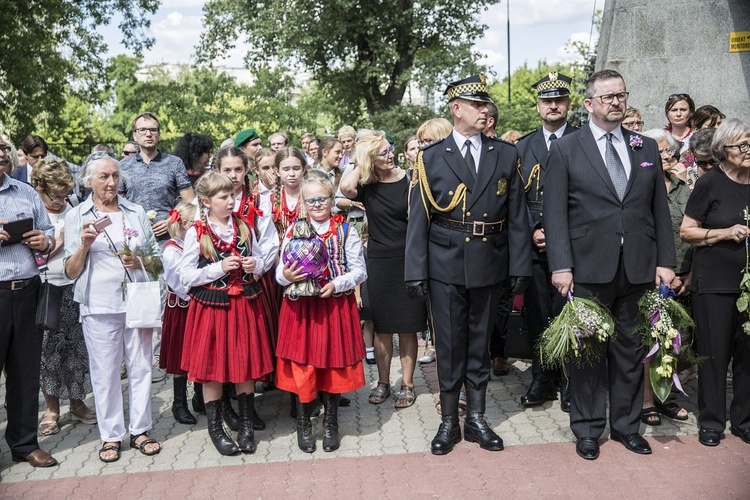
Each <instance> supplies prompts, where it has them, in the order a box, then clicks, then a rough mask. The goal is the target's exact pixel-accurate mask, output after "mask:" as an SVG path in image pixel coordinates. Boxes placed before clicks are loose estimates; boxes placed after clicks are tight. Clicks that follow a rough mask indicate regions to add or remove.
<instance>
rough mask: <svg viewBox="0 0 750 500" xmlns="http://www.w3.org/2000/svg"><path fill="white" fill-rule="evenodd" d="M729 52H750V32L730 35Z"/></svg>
mask: <svg viewBox="0 0 750 500" xmlns="http://www.w3.org/2000/svg"><path fill="white" fill-rule="evenodd" d="M729 52H750V31H735V32H733V33H730V34H729Z"/></svg>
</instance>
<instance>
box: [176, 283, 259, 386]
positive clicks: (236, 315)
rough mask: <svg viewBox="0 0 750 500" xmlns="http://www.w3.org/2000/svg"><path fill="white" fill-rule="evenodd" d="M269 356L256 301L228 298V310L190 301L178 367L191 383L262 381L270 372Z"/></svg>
mask: <svg viewBox="0 0 750 500" xmlns="http://www.w3.org/2000/svg"><path fill="white" fill-rule="evenodd" d="M272 355H273V351H272V349H271V343H270V341H269V338H268V327H267V325H266V319H265V315H264V314H263V303H262V301H261V300H259V298H255V299H253V300H248V299H246V298H245V297H244V296H242V295H230V296H229V307H211V306H206V305H203V304H200V303H199V302H198V301H196V300H192V301H190V307H189V308H188V317H187V327H186V329H185V344H184V348H183V351H182V363H181V366H182V369H183V370H185V371H186V372H188V378H189V379H190V380H191V381H193V382H199V383H206V382H231V383H239V382H246V381H248V380H258V379H262V378H263V377H264V376H265V375H267V374H269V373H271V372H272V371H273V360H272Z"/></svg>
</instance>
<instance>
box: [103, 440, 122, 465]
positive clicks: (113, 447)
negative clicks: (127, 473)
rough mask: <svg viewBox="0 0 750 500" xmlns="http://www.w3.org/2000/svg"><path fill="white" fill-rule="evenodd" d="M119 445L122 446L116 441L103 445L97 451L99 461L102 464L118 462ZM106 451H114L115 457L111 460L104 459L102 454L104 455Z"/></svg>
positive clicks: (120, 442)
mask: <svg viewBox="0 0 750 500" xmlns="http://www.w3.org/2000/svg"><path fill="white" fill-rule="evenodd" d="M120 445H122V441H118V442H116V443H109V444H107V443H104V444H103V445H102V447H101V448H100V449H99V460H101V461H102V462H104V463H108V464H109V463H112V462H117V461H118V460H120ZM108 451H114V452H115V456H113V457H111V458H105V457H103V456H102V453H106V452H108Z"/></svg>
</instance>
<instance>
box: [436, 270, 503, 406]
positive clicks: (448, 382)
mask: <svg viewBox="0 0 750 500" xmlns="http://www.w3.org/2000/svg"><path fill="white" fill-rule="evenodd" d="M506 291H507V289H506V287H504V286H503V285H502V284H497V285H494V286H488V287H481V288H466V287H464V286H461V285H451V284H448V283H441V282H439V281H435V280H430V315H431V317H432V325H433V329H434V333H435V354H436V359H437V373H438V381H439V383H440V392H441V394H442V393H449V394H455V395H456V396H458V393H459V392H460V390H461V385H462V384H464V383H466V387H467V389H469V390H476V391H484V390H485V389H486V387H487V380H488V379H489V375H490V353H489V341H490V335H491V333H492V327H493V325H494V323H495V318H496V315H495V311H496V310H497V304H498V302H499V301H500V297H501V296H502V295H503V294H504V293H506Z"/></svg>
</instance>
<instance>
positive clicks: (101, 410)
mask: <svg viewBox="0 0 750 500" xmlns="http://www.w3.org/2000/svg"><path fill="white" fill-rule="evenodd" d="M119 182H120V168H119V163H118V162H117V160H115V159H114V158H113V157H112V156H110V155H108V154H106V153H94V154H93V155H91V157H89V160H88V162H87V164H86V166H85V172H84V174H83V183H84V185H85V186H86V187H88V188H90V189H91V195H90V196H89V197H88V198H87V199H86V200H85V201H83V202H82V203H81V204H80V205H78V206H77V207H75V208H74V209H73V210H71V211H70V212H69V213H68V214H67V216H66V217H65V274H66V275H67V276H68V277H69V278H71V279H74V280H75V295H74V298H75V301H76V302H78V303H79V304H80V308H81V319H82V322H83V335H84V338H85V339H86V347H87V348H88V352H89V368H90V371H91V382H92V385H93V387H94V400H95V402H96V414H97V416H98V418H99V433H100V434H101V439H102V441H103V442H104V445H103V446H102V448H101V450H100V452H99V458H100V460H102V461H103V462H114V461H116V460H118V459H119V458H120V443H121V441H122V439H123V438H124V437H125V436H126V435H127V432H126V430H125V415H124V411H123V406H122V389H121V387H120V364H121V363H122V360H123V358H124V359H125V365H126V367H127V374H128V382H129V385H130V404H129V406H130V429H129V431H130V446H131V447H132V448H137V449H138V450H139V451H140V452H141V453H143V454H144V455H155V454H157V453H159V451H161V446H160V445H159V443H158V442H156V440H154V439H152V438H150V437H149V436H148V431H149V430H151V428H152V427H153V423H152V421H151V357H152V345H151V336H152V330H151V329H150V328H142V329H134V328H127V326H126V323H125V300H124V299H125V297H124V291H123V286H124V283H126V282H129V281H145V280H146V279H147V277H146V275H145V272H144V271H143V269H141V263H140V262H139V261H138V260H136V259H135V258H134V257H133V256H132V254H130V252H128V254H129V255H125V253H124V252H123V250H124V249H125V246H127V247H129V248H130V249H134V248H137V247H139V246H144V245H145V246H147V247H149V248H150V251H151V252H152V254H153V255H154V256H155V257H154V258H159V257H158V256H160V255H161V253H160V250H159V245H158V244H157V242H156V238H155V236H154V233H153V231H152V230H151V224H150V222H149V220H148V217H147V216H146V212H145V211H144V210H143V208H141V206H140V205H136V204H134V203H131V202H129V201H128V200H126V199H125V198H122V197H120V196H118V195H117V188H118V185H119Z"/></svg>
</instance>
